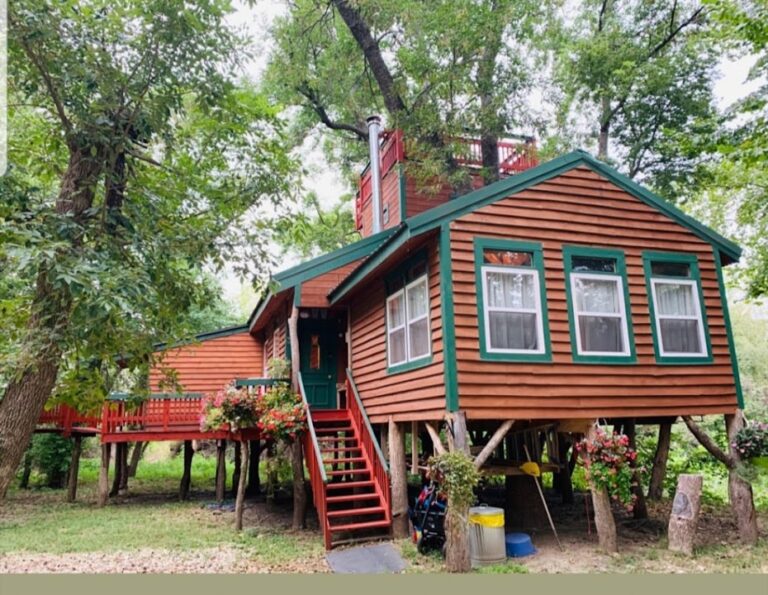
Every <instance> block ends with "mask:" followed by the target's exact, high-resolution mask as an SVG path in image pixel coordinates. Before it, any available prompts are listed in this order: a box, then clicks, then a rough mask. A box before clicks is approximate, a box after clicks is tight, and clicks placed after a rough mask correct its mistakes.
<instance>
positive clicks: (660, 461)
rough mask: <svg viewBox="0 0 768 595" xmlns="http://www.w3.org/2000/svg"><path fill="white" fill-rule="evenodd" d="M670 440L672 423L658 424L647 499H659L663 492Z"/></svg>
mask: <svg viewBox="0 0 768 595" xmlns="http://www.w3.org/2000/svg"><path fill="white" fill-rule="evenodd" d="M671 442H672V423H671V422H665V423H661V424H659V440H658V442H657V443H656V454H655V455H654V456H653V469H652V470H651V482H650V484H649V485H648V499H649V500H661V497H662V495H663V493H664V478H665V477H666V475H667V460H668V459H669V445H670V443H671Z"/></svg>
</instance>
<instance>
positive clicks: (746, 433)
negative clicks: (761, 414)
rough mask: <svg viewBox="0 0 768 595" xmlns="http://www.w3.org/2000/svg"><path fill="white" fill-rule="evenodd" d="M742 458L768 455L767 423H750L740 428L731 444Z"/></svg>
mask: <svg viewBox="0 0 768 595" xmlns="http://www.w3.org/2000/svg"><path fill="white" fill-rule="evenodd" d="M731 446H733V448H735V449H736V450H737V451H738V452H739V455H740V456H741V458H742V459H751V458H754V457H765V456H768V424H764V423H750V424H748V425H746V426H744V427H743V428H741V429H740V430H739V431H738V432H737V433H736V436H735V437H734V441H733V444H732V445H731Z"/></svg>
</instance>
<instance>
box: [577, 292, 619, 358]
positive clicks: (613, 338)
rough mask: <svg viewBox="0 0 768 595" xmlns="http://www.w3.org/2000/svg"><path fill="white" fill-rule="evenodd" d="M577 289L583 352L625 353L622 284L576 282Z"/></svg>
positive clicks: (580, 337)
mask: <svg viewBox="0 0 768 595" xmlns="http://www.w3.org/2000/svg"><path fill="white" fill-rule="evenodd" d="M574 289H575V292H574V296H575V302H576V315H577V316H578V318H579V340H580V343H581V349H582V351H595V352H605V353H621V352H623V351H624V338H623V334H622V333H623V329H622V321H621V305H620V302H619V300H620V299H621V295H620V293H619V292H620V287H619V282H618V281H617V280H616V279H605V280H603V279H584V278H576V279H574ZM601 314H602V316H601Z"/></svg>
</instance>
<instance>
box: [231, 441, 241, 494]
mask: <svg viewBox="0 0 768 595" xmlns="http://www.w3.org/2000/svg"><path fill="white" fill-rule="evenodd" d="M240 454H241V453H240V442H239V441H236V442H235V468H234V470H233V471H232V495H233V496H234V495H236V494H237V486H238V485H239V484H240V473H241V472H242V469H241V465H242V462H241V461H240V458H241V457H240Z"/></svg>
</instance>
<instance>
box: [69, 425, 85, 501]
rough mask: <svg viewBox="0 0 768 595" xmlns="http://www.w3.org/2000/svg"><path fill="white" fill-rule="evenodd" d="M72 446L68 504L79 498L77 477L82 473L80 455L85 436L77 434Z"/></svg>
mask: <svg viewBox="0 0 768 595" xmlns="http://www.w3.org/2000/svg"><path fill="white" fill-rule="evenodd" d="M73 442H74V443H73V445H72V460H71V461H70V463H69V478H68V479H67V502H74V501H75V498H77V476H78V475H79V473H80V454H81V453H82V452H83V436H82V434H75V436H74V438H73Z"/></svg>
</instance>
